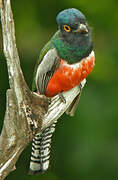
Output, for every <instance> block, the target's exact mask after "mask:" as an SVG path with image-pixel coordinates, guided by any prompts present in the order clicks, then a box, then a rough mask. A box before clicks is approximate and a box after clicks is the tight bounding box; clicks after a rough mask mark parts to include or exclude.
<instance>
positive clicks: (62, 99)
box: [58, 93, 66, 103]
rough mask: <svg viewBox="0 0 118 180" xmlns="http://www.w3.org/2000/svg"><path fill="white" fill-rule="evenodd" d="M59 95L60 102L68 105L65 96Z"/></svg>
mask: <svg viewBox="0 0 118 180" xmlns="http://www.w3.org/2000/svg"><path fill="white" fill-rule="evenodd" d="M58 95H59V98H60V100H61V101H62V102H63V103H66V99H65V97H64V96H63V94H62V93H59V94H58Z"/></svg>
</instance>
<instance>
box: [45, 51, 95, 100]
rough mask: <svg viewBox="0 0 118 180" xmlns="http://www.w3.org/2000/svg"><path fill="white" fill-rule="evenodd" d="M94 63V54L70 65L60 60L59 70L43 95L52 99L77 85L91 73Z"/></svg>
mask: <svg viewBox="0 0 118 180" xmlns="http://www.w3.org/2000/svg"><path fill="white" fill-rule="evenodd" d="M94 62H95V57H94V53H93V54H92V55H91V56H90V57H87V58H84V59H82V60H81V61H80V62H78V63H76V64H72V65H69V64H67V62H66V61H64V60H61V62H60V66H59V68H58V69H57V71H56V72H55V73H54V75H53V76H52V78H51V79H50V81H49V83H48V86H47V89H46V92H45V95H46V96H48V97H53V96H55V95H56V94H58V93H61V92H62V91H68V90H70V89H71V88H73V87H75V86H76V85H79V83H80V82H81V81H82V80H83V79H84V78H86V77H87V76H88V74H90V73H91V72H92V70H93V67H94Z"/></svg>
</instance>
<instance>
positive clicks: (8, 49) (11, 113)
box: [0, 0, 85, 180]
mask: <svg viewBox="0 0 118 180" xmlns="http://www.w3.org/2000/svg"><path fill="white" fill-rule="evenodd" d="M0 8H1V22H2V36H3V49H4V54H5V57H6V61H7V67H8V75H9V84H10V89H9V90H7V93H6V97H7V98H6V113H5V117H4V124H3V128H2V132H1V135H0V179H1V180H2V179H4V178H5V177H6V176H7V175H8V174H9V173H10V172H11V171H13V170H15V168H16V167H15V164H16V161H17V160H18V158H19V155H20V154H21V152H22V151H23V150H24V148H25V147H26V146H27V144H28V143H29V142H30V141H31V140H32V139H33V137H34V136H35V134H36V132H37V131H38V132H40V131H42V130H43V129H45V128H46V127H48V126H49V125H50V124H52V123H53V121H55V120H56V119H58V118H59V117H60V116H61V115H62V114H63V113H64V112H65V111H66V110H67V108H68V107H69V105H70V104H71V102H72V101H73V99H74V98H75V97H76V96H77V95H78V94H79V92H80V89H79V87H78V86H77V87H75V88H73V89H72V90H70V91H68V92H65V93H63V96H64V97H65V100H66V103H63V102H62V101H61V100H60V98H59V96H58V95H57V96H55V97H53V98H52V100H51V104H50V105H49V106H48V99H47V98H46V97H45V96H43V95H38V94H36V93H33V92H31V91H30V90H29V88H28V86H27V84H26V82H25V80H24V77H23V73H22V70H21V67H20V60H19V56H18V51H17V47H16V39H15V28H14V21H13V15H12V10H11V5H10V0H0ZM84 84H85V80H84V81H83V86H84Z"/></svg>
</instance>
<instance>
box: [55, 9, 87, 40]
mask: <svg viewBox="0 0 118 180" xmlns="http://www.w3.org/2000/svg"><path fill="white" fill-rule="evenodd" d="M56 20H57V24H58V26H59V29H60V30H61V33H62V35H63V36H64V38H65V39H66V40H67V41H70V40H74V39H75V40H76V38H77V37H85V36H88V35H89V31H90V30H89V27H88V24H87V22H86V18H85V16H84V15H83V14H82V13H81V12H80V11H79V10H77V9H75V8H72V9H66V10H63V11H61V12H60V13H59V14H58V15H57V19H56ZM73 38H74V39H73Z"/></svg>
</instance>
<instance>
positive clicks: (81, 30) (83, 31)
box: [74, 24, 88, 33]
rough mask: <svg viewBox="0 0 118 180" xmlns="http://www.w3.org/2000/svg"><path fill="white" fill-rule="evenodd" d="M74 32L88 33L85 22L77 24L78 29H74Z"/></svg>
mask: <svg viewBox="0 0 118 180" xmlns="http://www.w3.org/2000/svg"><path fill="white" fill-rule="evenodd" d="M74 32H78V33H88V29H87V27H86V25H85V24H80V25H79V26H78V29H76V30H75V31H74Z"/></svg>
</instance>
